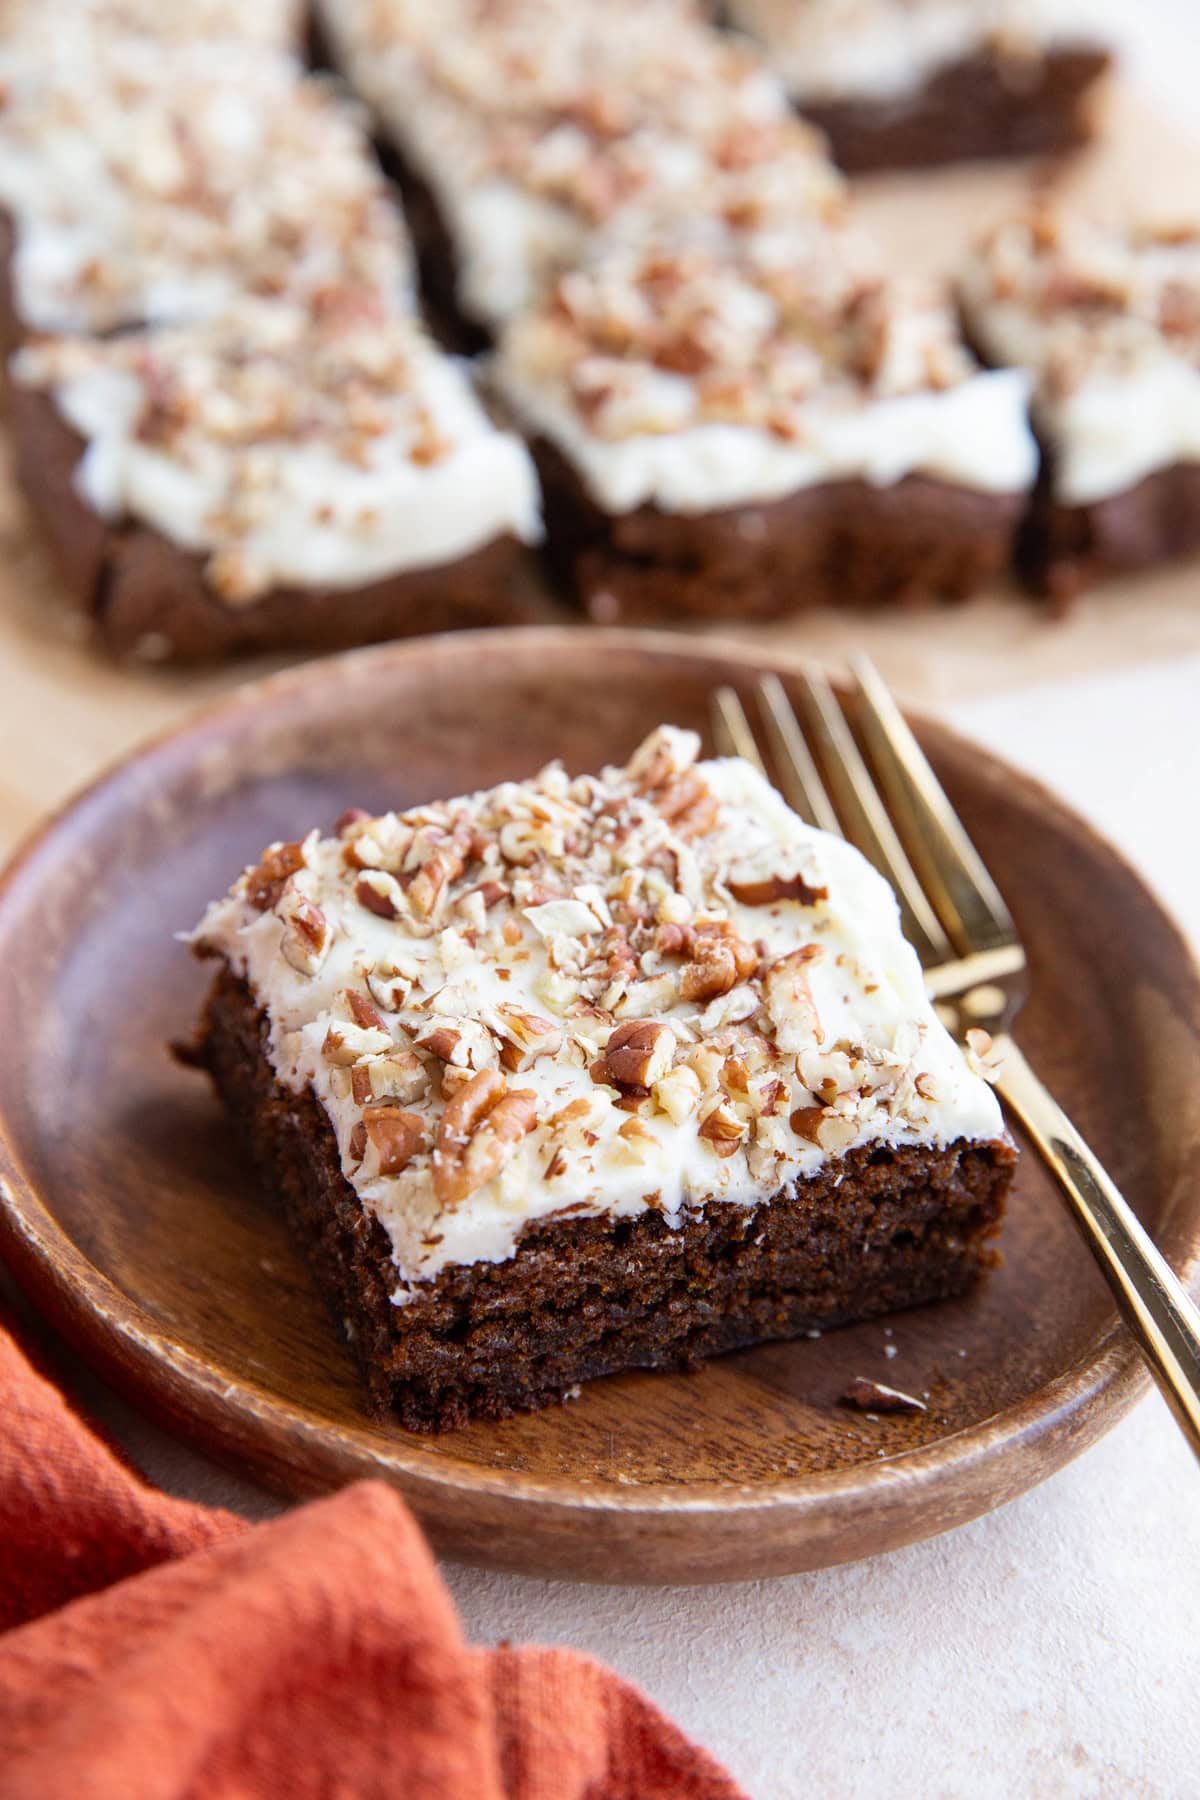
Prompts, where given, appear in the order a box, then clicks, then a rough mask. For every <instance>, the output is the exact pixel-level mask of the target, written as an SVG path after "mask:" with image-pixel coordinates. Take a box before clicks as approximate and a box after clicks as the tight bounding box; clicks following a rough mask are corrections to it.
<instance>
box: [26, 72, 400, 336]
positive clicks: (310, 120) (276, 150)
mask: <svg viewBox="0 0 1200 1800" xmlns="http://www.w3.org/2000/svg"><path fill="white" fill-rule="evenodd" d="M0 89H2V91H3V94H4V103H3V105H2V106H0V206H2V207H3V208H4V209H5V210H6V211H7V212H8V213H9V215H10V216H11V218H12V219H13V221H14V223H15V225H16V246H15V252H14V255H13V257H12V261H11V265H10V270H9V274H10V280H11V284H12V291H13V298H14V302H15V305H16V309H17V312H18V314H19V315H20V317H21V318H22V320H23V321H24V322H25V323H26V324H27V325H28V326H29V327H31V328H32V329H36V330H39V331H81V332H105V331H109V330H112V329H114V328H117V327H122V326H128V325H131V324H132V325H139V324H146V323H158V322H167V323H171V322H182V321H186V320H191V319H202V318H206V317H210V316H211V315H212V314H214V313H216V312H219V311H221V310H222V309H223V308H224V307H226V306H228V305H229V304H230V303H231V302H232V301H233V300H235V299H236V298H238V297H240V296H242V295H256V294H257V295H260V296H265V297H276V296H280V295H283V296H287V297H290V298H293V299H296V300H298V301H302V302H303V303H304V304H306V305H309V306H311V307H313V308H314V309H317V310H325V311H329V310H331V309H332V308H335V307H339V306H340V307H343V308H345V307H347V306H354V305H359V304H361V296H362V295H363V294H364V293H365V294H367V295H369V296H371V297H372V299H373V300H375V301H376V302H378V303H380V304H382V305H383V306H384V308H385V309H386V310H388V311H393V312H395V311H404V310H411V307H412V304H413V300H412V267H411V254H410V249H409V244H408V238H407V233H406V231H405V228H404V225H403V221H402V219H401V216H400V213H399V211H398V209H397V208H396V206H395V204H394V202H393V200H392V197H391V195H390V193H389V191H388V188H387V186H386V183H385V182H384V181H383V178H382V176H381V175H380V173H379V170H378V167H377V165H376V164H375V162H374V159H373V157H372V155H371V152H370V149H369V146H368V144H367V141H366V135H365V130H364V126H365V115H364V114H362V113H361V112H360V109H359V108H358V107H357V106H356V105H352V104H351V103H350V102H348V101H346V100H344V99H343V98H341V97H340V96H338V95H336V94H335V93H334V92H333V91H332V89H331V88H330V87H329V85H328V84H327V83H326V82H325V81H323V80H318V79H314V78H310V77H305V76H304V75H303V74H302V72H301V71H300V69H299V68H298V67H297V65H296V64H295V62H294V61H293V60H292V59H290V58H288V57H285V56H281V55H279V56H277V55H272V54H270V53H268V52H265V51H263V50H259V49H246V48H244V47H242V46H239V45H223V46H215V45H211V44H208V45H202V46H197V47H192V48H171V49H163V48H161V47H160V46H158V45H155V44H152V43H145V42H141V41H136V40H135V41H129V40H127V39H122V38H116V39H114V40H112V41H111V42H106V43H105V44H104V46H103V47H102V48H101V49H99V50H98V51H97V53H96V54H95V55H94V56H91V57H87V58H81V57H79V56H78V54H76V53H75V52H74V50H73V49H72V48H71V46H70V45H69V44H68V45H65V46H60V47H59V51H58V52H57V53H56V54H50V55H47V56H44V57H32V56H30V55H28V54H14V53H10V52H5V53H0Z"/></svg>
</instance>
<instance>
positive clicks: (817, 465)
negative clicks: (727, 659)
mask: <svg viewBox="0 0 1200 1800" xmlns="http://www.w3.org/2000/svg"><path fill="white" fill-rule="evenodd" d="M493 379H494V381H495V384H496V386H497V387H498V389H499V391H500V393H501V394H502V396H503V397H504V399H505V401H506V402H507V404H508V405H509V407H510V408H511V409H512V412H513V414H514V416H515V418H516V419H517V420H518V421H519V422H520V424H521V425H522V427H523V428H524V429H525V431H526V432H527V434H529V435H530V436H531V437H532V438H533V440H534V448H535V453H536V455H537V457H538V462H539V466H540V468H541V473H542V481H543V487H544V490H545V494H546V513H547V521H548V525H547V529H548V535H549V550H550V554H551V556H552V558H553V559H554V561H555V563H556V565H557V567H558V570H559V573H560V575H561V576H562V577H563V578H564V580H565V581H566V583H567V585H568V586H569V588H570V590H571V591H572V592H573V593H574V594H575V596H576V597H577V598H578V599H579V600H580V601H581V602H582V604H584V605H585V606H586V607H587V608H588V610H589V611H590V612H591V613H592V615H593V616H594V617H597V618H602V619H612V618H615V617H618V616H621V615H633V616H641V615H647V614H654V613H664V612H691V613H699V614H710V615H714V616H729V615H731V614H734V613H736V614H738V615H739V616H740V617H743V618H765V617H771V616H774V615H778V614H782V613H786V612H790V611H793V610H798V609H801V608H804V607H810V606H821V605H830V606H858V605H869V604H877V603H880V602H888V603H892V602H897V601H902V600H906V599H910V598H913V597H915V596H917V595H924V596H928V595H938V596H941V597H943V598H947V599H961V598H963V597H964V596H966V595H967V594H970V593H972V592H974V591H975V590H976V589H977V588H978V587H979V586H981V585H982V584H983V583H984V582H985V581H986V580H987V579H988V578H989V577H990V576H993V575H995V574H996V573H997V572H998V571H1000V570H1001V569H1003V568H1004V567H1005V565H1006V563H1007V561H1008V557H1009V551H1010V545H1011V540H1012V535H1013V532H1014V531H1015V529H1016V526H1017V523H1018V521H1019V519H1020V518H1021V516H1022V513H1023V511H1024V506H1025V497H1026V494H1027V492H1028V489H1029V487H1030V485H1031V482H1032V480H1033V475H1034V471H1035V467H1036V449H1035V446H1034V443H1033V439H1032V437H1031V434H1030V432H1029V428H1028V424H1027V421H1026V395H1027V383H1026V380H1025V378H1024V377H1023V376H1022V375H1020V374H1016V373H1000V374H995V373H988V372H984V371H981V370H980V369H979V367H978V366H977V365H976V364H975V363H974V361H973V359H972V358H971V357H970V356H969V355H968V353H967V352H966V351H965V349H964V348H963V345H962V343H961V341H960V339H959V336H958V331H957V326H956V322H955V319H954V316H953V312H952V309H951V308H950V307H949V306H948V305H947V304H946V302H945V299H944V297H943V296H942V294H941V293H940V292H939V291H937V290H936V289H933V290H930V289H928V288H927V287H926V286H925V285H924V284H920V283H906V282H903V281H891V280H889V279H887V278H886V277H885V276H883V275H882V274H880V273H879V271H878V269H877V268H876V267H875V266H874V264H873V262H872V261H871V260H870V259H866V260H865V261H864V260H863V259H861V258H857V257H855V256H851V255H849V254H847V253H846V247H845V246H844V245H842V246H840V247H839V248H838V249H837V250H836V251H835V252H834V253H833V254H831V253H830V240H829V236H828V233H827V232H826V231H825V230H824V229H823V228H817V229H815V230H814V231H812V232H810V233H809V234H808V239H807V242H806V241H805V234H804V233H802V232H794V233H792V234H791V235H790V236H787V237H779V238H775V237H768V238H766V239H763V240H756V241H753V242H751V243H748V244H747V246H746V248H745V251H744V253H743V254H742V255H741V256H740V257H736V256H734V255H733V254H732V253H731V252H730V251H729V250H728V248H726V249H724V250H723V251H721V252H720V253H717V254H713V253H710V252H709V251H708V250H707V249H706V248H705V247H703V246H702V245H698V244H695V243H692V242H689V241H688V240H687V239H686V238H685V239H684V240H682V241H681V242H680V244H679V247H678V248H677V249H674V250H670V249H667V248H663V247H660V248H657V249H652V250H646V251H640V252H638V251H631V252H625V251H611V252H609V253H607V254H598V255H597V256H596V257H595V258H594V259H593V260H592V261H591V262H590V263H588V264H587V265H585V266H584V267H582V268H580V269H577V270H573V271H572V272H571V273H569V274H567V275H564V276H563V277H561V278H560V280H559V281H558V282H557V283H556V284H555V285H554V286H553V288H552V289H551V290H550V292H549V294H548V295H547V297H546V299H545V301H544V302H543V303H542V305H541V306H540V307H539V308H537V309H535V310H532V311H530V312H529V313H527V314H525V315H524V316H523V317H521V318H519V319H517V320H514V321H513V322H512V323H511V324H510V325H509V327H508V328H507V330H506V331H505V333H504V335H503V338H502V340H501V345H500V350H499V353H498V356H497V359H496V363H495V367H494V370H493Z"/></svg>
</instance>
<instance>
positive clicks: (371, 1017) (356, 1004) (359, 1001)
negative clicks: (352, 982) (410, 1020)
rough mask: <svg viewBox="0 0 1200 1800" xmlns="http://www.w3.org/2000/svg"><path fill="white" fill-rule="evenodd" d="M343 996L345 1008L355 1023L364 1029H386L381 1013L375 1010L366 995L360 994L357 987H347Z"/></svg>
mask: <svg viewBox="0 0 1200 1800" xmlns="http://www.w3.org/2000/svg"><path fill="white" fill-rule="evenodd" d="M344 998H345V1001H346V1008H347V1010H348V1012H349V1014H350V1017H351V1018H352V1019H353V1020H354V1023H355V1024H356V1025H361V1026H362V1027H363V1029H364V1030H365V1031H371V1030H374V1031H386V1030H387V1026H386V1024H385V1023H384V1020H383V1015H382V1014H381V1013H378V1012H376V1010H375V1008H374V1007H373V1006H372V1005H371V1002H370V1001H369V1000H368V999H367V997H366V995H365V994H360V993H359V992H358V990H357V988H347V989H346V991H345V995H344Z"/></svg>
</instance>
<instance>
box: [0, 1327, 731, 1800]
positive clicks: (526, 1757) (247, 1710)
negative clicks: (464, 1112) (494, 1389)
mask: <svg viewBox="0 0 1200 1800" xmlns="http://www.w3.org/2000/svg"><path fill="white" fill-rule="evenodd" d="M3 1323H4V1322H3V1321H0V1800H60V1797H61V1800H76V1797H83V1796H86V1797H87V1800H185V1797H186V1800H210V1797H220V1800H234V1797H235V1796H236V1800H248V1797H249V1796H257V1795H263V1796H271V1800H277V1797H279V1796H282V1797H283V1800H307V1797H308V1796H312V1800H318V1797H319V1800H373V1797H374V1796H379V1797H380V1800H383V1797H384V1796H386V1797H387V1800H406V1797H408V1796H414V1797H416V1796H419V1797H420V1800H501V1797H502V1796H509V1797H513V1800H660V1797H661V1800H739V1796H740V1790H739V1789H738V1788H737V1787H736V1786H735V1784H734V1783H733V1782H732V1781H731V1780H730V1779H729V1777H728V1776H727V1775H725V1774H724V1773H723V1772H722V1771H721V1770H720V1769H719V1768H718V1767H717V1765H716V1764H715V1763H714V1762H713V1761H712V1760H711V1759H710V1758H709V1757H708V1756H707V1755H706V1754H705V1753H704V1751H702V1750H699V1749H697V1748H696V1747H695V1746H694V1745H693V1744H691V1743H689V1742H688V1740H687V1739H686V1738H685V1737H684V1736H683V1734H682V1733H681V1732H680V1731H679V1730H677V1728H676V1727H675V1726H674V1725H672V1724H671V1723H670V1722H669V1721H668V1720H667V1719H665V1718H664V1717H663V1715H662V1714H661V1713H660V1712H658V1711H657V1709H656V1708H655V1707H653V1706H652V1705H651V1704H650V1702H649V1701H648V1700H646V1699H645V1698H644V1696H643V1695H641V1694H640V1693H638V1692H637V1690H636V1689H634V1688H632V1687H630V1686H628V1685H627V1684H626V1683H625V1682H623V1681H621V1680H620V1679H619V1678H618V1677H617V1676H615V1675H613V1674H612V1673H611V1672H610V1671H609V1670H607V1669H605V1668H603V1667H601V1666H600V1665H599V1664H597V1663H593V1662H589V1661H588V1660H587V1659H585V1658H583V1657H580V1656H577V1655H575V1654H574V1653H573V1652H570V1651H565V1650H543V1649H529V1648H523V1649H511V1648H509V1647H507V1646H502V1647H501V1648H499V1649H497V1650H476V1649H473V1648H471V1646H470V1645H468V1644H466V1643H465V1642H464V1640H463V1636H462V1632H461V1630H460V1627H459V1622H458V1619H457V1616H456V1614H455V1611H454V1607H453V1603H452V1601H451V1599H450V1596H449V1594H448V1593H447V1592H446V1589H445V1587H444V1586H443V1585H442V1581H441V1579H440V1577H439V1575H438V1572H437V1567H436V1565H435V1563H434V1561H433V1558H432V1556H431V1555H430V1552H429V1549H428V1547H427V1545H426V1544H425V1541H424V1539H423V1538H422V1536H421V1533H420V1531H419V1530H418V1528H417V1525H416V1523H415V1522H414V1520H413V1518H412V1515H411V1514H410V1513H409V1511H408V1508H407V1507H406V1506H405V1505H404V1502H403V1501H402V1500H401V1499H400V1498H399V1496H398V1495H397V1494H395V1493H393V1492H392V1490H391V1489H390V1488H387V1487H385V1486H383V1485H381V1484H379V1483H375V1482H361V1483H359V1484H358V1485H356V1486H354V1487H350V1488H346V1489H344V1490H343V1492H341V1493H340V1494H337V1495H335V1496H333V1497H332V1498H331V1499H326V1500H318V1501H314V1502H312V1503H311V1504H310V1505H307V1506H303V1507H300V1508H298V1509H297V1510H295V1511H294V1512H291V1513H288V1514H286V1515H284V1516H283V1517H282V1518H279V1519H276V1520H273V1521H272V1522H270V1523H269V1524H264V1525H254V1526H251V1525H247V1524H246V1523H245V1522H244V1521H242V1520H240V1519H237V1518H234V1517H233V1516H232V1515H231V1514H229V1513H225V1512H217V1511H213V1510H211V1509H209V1508H206V1507H202V1506H194V1505H191V1504H190V1503H188V1502H185V1501H181V1500H173V1499H170V1498H169V1497H168V1496H167V1495H165V1494H162V1493H159V1492H157V1491H156V1490H154V1489H153V1488H150V1487H148V1486H147V1485H146V1484H145V1483H144V1482H143V1481H142V1480H141V1479H140V1477H139V1476H138V1475H137V1474H135V1473H134V1472H133V1471H132V1470H131V1469H129V1468H128V1467H127V1466H126V1465H125V1464H124V1463H123V1462H122V1461H121V1460H120V1459H119V1457H118V1456H117V1455H116V1454H115V1453H114V1452H113V1451H112V1450H110V1449H109V1448H108V1447H107V1446H106V1445H105V1444H104V1443H103V1442H102V1441H101V1440H100V1439H99V1438H98V1437H97V1436H95V1435H94V1433H93V1432H92V1431H90V1430H89V1429H88V1427H87V1426H86V1425H85V1424H84V1422H83V1420H82V1419H81V1418H80V1417H79V1416H78V1415H77V1414H76V1413H75V1412H73V1411H72V1409H71V1408H70V1407H69V1405H68V1404H67V1402H66V1400H65V1399H64V1398H63V1396H62V1394H61V1393H60V1392H59V1391H58V1389H57V1388H56V1387H55V1386H54V1385H53V1384H52V1382H51V1381H50V1380H48V1379H47V1378H46V1376H45V1375H44V1374H42V1373H39V1372H38V1371H37V1370H35V1368H34V1367H33V1365H32V1363H31V1362H30V1361H29V1360H28V1359H27V1357H26V1356H25V1355H24V1354H23V1353H22V1351H21V1349H19V1348H18V1346H17V1343H16V1341H15V1339H14V1337H13V1336H12V1335H10V1334H9V1332H7V1331H5V1330H4V1329H3Z"/></svg>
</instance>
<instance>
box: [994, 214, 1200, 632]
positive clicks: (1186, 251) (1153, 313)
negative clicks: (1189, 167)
mask: <svg viewBox="0 0 1200 1800" xmlns="http://www.w3.org/2000/svg"><path fill="white" fill-rule="evenodd" d="M961 299H962V309H963V313H964V317H965V320H966V324H967V328H968V330H969V332H970V334H971V337H972V339H973V341H974V342H975V343H976V345H977V346H978V348H979V350H980V353H981V354H982V355H983V356H984V357H985V358H986V360H987V361H988V362H990V363H992V364H994V365H996V366H1005V367H1014V368H1020V369H1023V370H1025V371H1026V372H1027V373H1028V374H1029V375H1030V377H1031V379H1032V381H1033V383H1034V388H1033V402H1032V404H1033V420H1034V425H1035V427H1036V430H1037V435H1038V438H1039V440H1040V442H1041V447H1042V466H1041V473H1040V476H1039V480H1038V484H1037V490H1036V493H1035V496H1034V502H1033V507H1032V510H1031V513H1030V517H1029V520H1028V523H1027V526H1026V528H1025V531H1024V532H1023V534H1022V539H1021V544H1020V563H1021V567H1022V570H1023V573H1024V574H1025V576H1026V578H1027V579H1028V581H1029V582H1030V584H1031V585H1032V586H1033V587H1034V588H1035V589H1036V590H1037V591H1039V592H1041V593H1045V594H1048V595H1050V596H1051V597H1054V598H1057V599H1060V600H1063V599H1068V598H1070V596H1071V595H1073V594H1075V593H1077V592H1078V591H1079V590H1080V589H1081V588H1083V587H1085V586H1086V585H1087V584H1088V583H1089V582H1091V581H1094V580H1096V579H1098V578H1100V577H1102V576H1104V575H1107V574H1115V573H1118V572H1120V571H1121V570H1127V569H1142V568H1146V567H1149V566H1151V565H1153V564H1155V563H1160V562H1165V561H1167V560H1168V559H1170V558H1174V557H1179V556H1183V555H1186V554H1188V553H1194V552H1196V551H1198V550H1200V225H1197V223H1196V222H1195V221H1194V220H1193V221H1188V222H1183V223H1175V222H1172V223H1169V224H1165V225H1157V226H1151V225H1148V224H1147V225H1137V224H1133V225H1130V226H1127V227H1126V228H1124V229H1114V228H1105V227H1100V226H1098V225H1094V224H1092V223H1091V222H1089V221H1088V220H1086V219H1083V218H1081V217H1079V216H1076V215H1072V214H1070V213H1066V212H1063V211H1062V210H1060V209H1059V208H1057V207H1055V206H1053V205H1049V204H1044V203H1039V204H1038V205H1036V206H1035V207H1033V208H1031V209H1030V210H1029V211H1028V212H1027V213H1026V214H1024V215H1023V216H1021V217H1018V218H1015V219H1011V220H1008V221H1007V222H1005V223H1004V224H1002V225H1001V226H999V227H998V228H997V229H996V230H994V231H993V232H992V233H990V234H989V236H988V237H987V239H986V240H985V241H984V242H983V243H982V244H981V245H980V246H979V248H978V250H977V252H976V254H975V256H974V258H973V259H972V261H971V263H970V264H969V266H968V267H967V268H966V270H965V271H964V273H963V277H962V282H961Z"/></svg>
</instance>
